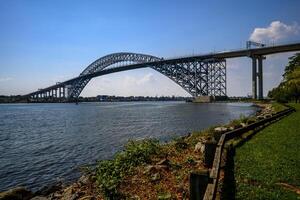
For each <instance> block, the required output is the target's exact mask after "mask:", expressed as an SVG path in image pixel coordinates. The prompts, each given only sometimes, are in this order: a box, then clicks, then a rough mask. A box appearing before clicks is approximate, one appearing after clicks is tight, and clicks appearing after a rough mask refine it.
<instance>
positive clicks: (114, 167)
mask: <svg viewBox="0 0 300 200" xmlns="http://www.w3.org/2000/svg"><path fill="white" fill-rule="evenodd" d="M159 151H160V145H159V142H158V140H154V139H145V140H141V141H129V142H128V143H127V144H126V146H125V149H124V151H122V152H120V153H118V154H116V155H115V158H114V159H113V160H104V161H99V162H98V165H97V167H96V180H97V183H98V185H99V187H100V189H101V190H102V192H103V193H104V195H105V196H106V197H109V198H111V199H118V197H119V194H118V193H117V187H118V185H119V184H120V183H121V181H122V179H123V178H124V177H125V175H127V174H129V173H130V172H131V171H132V169H133V168H134V167H136V166H138V165H141V164H145V163H149V162H150V161H151V155H155V154H158V153H159Z"/></svg>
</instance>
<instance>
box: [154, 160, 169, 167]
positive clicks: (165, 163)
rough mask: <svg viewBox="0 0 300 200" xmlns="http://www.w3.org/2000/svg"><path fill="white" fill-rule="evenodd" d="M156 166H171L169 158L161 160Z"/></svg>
mask: <svg viewBox="0 0 300 200" xmlns="http://www.w3.org/2000/svg"><path fill="white" fill-rule="evenodd" d="M156 165H165V166H169V165H170V160H169V159H167V158H164V159H162V160H160V161H159V162H157V163H156Z"/></svg>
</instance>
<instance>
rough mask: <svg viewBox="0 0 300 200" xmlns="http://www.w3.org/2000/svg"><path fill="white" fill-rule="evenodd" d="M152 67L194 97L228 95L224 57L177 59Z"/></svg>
mask: <svg viewBox="0 0 300 200" xmlns="http://www.w3.org/2000/svg"><path fill="white" fill-rule="evenodd" d="M152 68H153V69H155V70H157V71H159V72H160V73H162V74H164V75H165V76H167V77H169V78H170V79H171V80H173V81H174V82H176V83H177V84H178V85H180V86H181V87H182V88H183V89H184V90H186V91H187V92H188V93H190V94H191V95H192V96H194V97H196V96H207V95H208V96H226V61H225V60H224V59H209V60H192V61H188V62H186V61H184V62H180V61H176V62H174V63H168V64H163V65H158V66H153V67H152Z"/></svg>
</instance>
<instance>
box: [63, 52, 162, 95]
mask: <svg viewBox="0 0 300 200" xmlns="http://www.w3.org/2000/svg"><path fill="white" fill-rule="evenodd" d="M159 60H161V59H159V58H157V57H154V56H150V55H145V54H136V53H114V54H109V55H107V56H104V57H102V58H99V59H98V60H96V61H95V62H93V63H92V64H90V65H89V66H88V67H87V68H86V69H85V70H83V72H82V73H81V74H80V76H83V75H87V74H91V73H95V72H98V71H101V70H103V69H105V68H109V67H110V66H113V65H114V64H116V63H120V64H121V65H122V64H123V65H127V64H128V62H133V63H147V62H154V61H159ZM90 80H91V79H86V78H82V79H79V80H78V81H76V82H75V83H73V84H72V86H71V87H70V88H69V91H68V96H69V98H77V97H78V96H79V95H80V93H81V91H82V90H83V88H84V87H85V86H86V85H87V84H88V82H89V81H90Z"/></svg>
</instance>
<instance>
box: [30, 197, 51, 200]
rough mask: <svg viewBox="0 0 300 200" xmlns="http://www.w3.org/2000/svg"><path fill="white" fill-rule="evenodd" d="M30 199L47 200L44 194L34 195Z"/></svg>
mask: <svg viewBox="0 0 300 200" xmlns="http://www.w3.org/2000/svg"><path fill="white" fill-rule="evenodd" d="M30 200H49V199H48V198H47V197H44V196H35V197H33V198H32V199H30Z"/></svg>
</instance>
